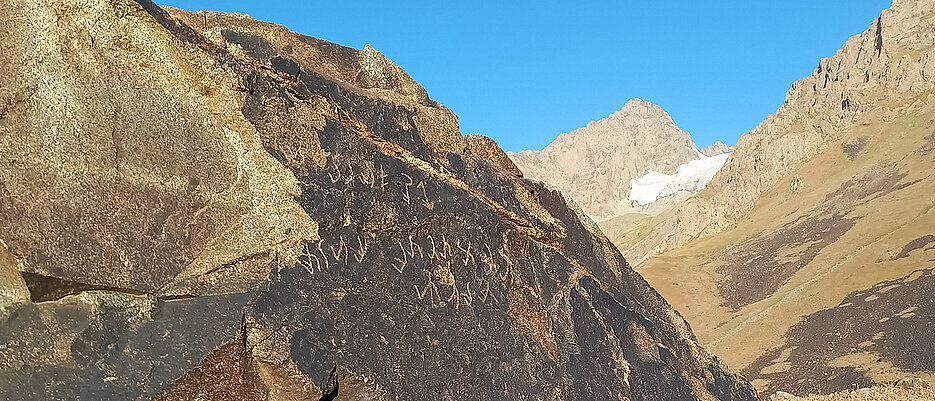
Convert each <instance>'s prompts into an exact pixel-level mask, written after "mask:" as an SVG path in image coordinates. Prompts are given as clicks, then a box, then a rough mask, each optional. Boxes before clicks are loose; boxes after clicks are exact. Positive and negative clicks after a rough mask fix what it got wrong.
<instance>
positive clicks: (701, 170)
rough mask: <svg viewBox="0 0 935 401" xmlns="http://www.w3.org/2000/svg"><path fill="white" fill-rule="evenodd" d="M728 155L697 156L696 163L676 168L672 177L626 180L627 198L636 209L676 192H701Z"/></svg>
mask: <svg viewBox="0 0 935 401" xmlns="http://www.w3.org/2000/svg"><path fill="white" fill-rule="evenodd" d="M730 155H731V153H722V154H719V155H716V156H711V157H708V156H705V155H704V154H702V153H701V152H698V160H692V161H690V162H688V163H685V164H683V165H681V166H679V167H678V170H676V172H675V174H663V173H660V172H658V171H649V172H647V173H646V174H645V175H643V176H642V177H640V178H636V179H631V180H630V195H629V196H628V197H627V198H628V199H629V200H631V201H635V202H636V203H638V204H640V206H646V205H648V204H650V203H653V202H655V201H656V200H657V199H659V198H664V197H666V196H670V195H672V194H675V193H676V192H678V191H688V192H692V193H694V192H698V191H701V190H702V189H704V187H705V186H706V185H708V182H710V181H711V179H712V178H714V175H715V174H717V172H718V171H719V170H720V169H721V167H723V166H724V163H725V162H727V159H728V158H729V157H730Z"/></svg>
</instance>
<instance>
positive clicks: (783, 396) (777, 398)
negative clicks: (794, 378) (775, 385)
mask: <svg viewBox="0 0 935 401" xmlns="http://www.w3.org/2000/svg"><path fill="white" fill-rule="evenodd" d="M795 400H801V398H799V397H796V396H794V395H792V394H789V393H787V392H785V391H777V392H776V393H775V394H773V395H772V396H770V397H769V401H795Z"/></svg>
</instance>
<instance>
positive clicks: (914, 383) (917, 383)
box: [896, 377, 931, 390]
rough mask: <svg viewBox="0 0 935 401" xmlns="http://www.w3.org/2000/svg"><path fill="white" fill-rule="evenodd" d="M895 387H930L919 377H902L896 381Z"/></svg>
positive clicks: (908, 388) (909, 388)
mask: <svg viewBox="0 0 935 401" xmlns="http://www.w3.org/2000/svg"><path fill="white" fill-rule="evenodd" d="M896 387H899V388H903V389H907V390H911V389H914V388H931V384H930V383H929V382H928V381H926V380H925V379H922V378H919V377H904V378H902V379H899V380H898V381H897V382H896Z"/></svg>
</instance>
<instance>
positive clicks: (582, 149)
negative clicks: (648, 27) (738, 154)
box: [509, 99, 698, 221]
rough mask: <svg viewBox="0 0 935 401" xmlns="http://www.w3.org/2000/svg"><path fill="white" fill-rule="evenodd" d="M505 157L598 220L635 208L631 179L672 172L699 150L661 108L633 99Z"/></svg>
mask: <svg viewBox="0 0 935 401" xmlns="http://www.w3.org/2000/svg"><path fill="white" fill-rule="evenodd" d="M509 156H510V158H512V159H513V162H514V163H516V165H517V167H519V169H520V170H522V171H523V173H524V174H525V175H526V177H527V178H531V179H534V180H539V181H542V182H546V183H548V184H550V185H552V186H554V187H555V188H558V189H560V190H561V191H562V192H564V193H566V194H568V195H569V196H571V197H572V198H573V199H574V200H575V201H576V202H577V203H578V204H579V205H580V206H581V208H582V209H584V211H585V213H587V214H588V215H589V216H590V217H591V218H593V219H594V220H598V221H600V220H606V219H609V218H612V217H615V216H619V215H621V214H624V213H628V212H632V211H634V210H635V209H634V207H633V206H632V204H631V202H630V200H629V199H628V195H629V194H630V180H631V179H635V178H639V177H642V176H643V175H645V174H646V173H647V172H649V171H656V172H659V173H663V174H673V173H675V172H676V170H677V169H678V167H679V166H681V165H683V164H685V163H688V162H689V161H692V160H697V159H698V150H697V148H696V147H695V144H694V142H692V140H691V137H690V136H689V135H688V133H687V132H685V131H683V130H682V129H680V128H679V127H678V126H676V125H675V122H673V121H672V118H671V117H669V115H668V114H667V113H666V112H665V111H664V110H663V109H662V107H659V106H657V105H655V104H653V103H650V102H647V101H644V100H640V99H633V100H630V101H629V102H627V104H626V105H624V106H623V108H622V109H620V110H619V111H616V112H614V113H613V114H611V115H610V116H608V117H607V118H605V119H603V120H600V121H592V122H590V123H588V125H587V126H585V127H583V128H579V129H576V130H574V131H572V132H569V133H567V134H561V135H559V136H558V138H556V139H555V141H554V142H552V143H551V144H549V145H548V146H546V147H545V149H543V150H541V151H533V150H524V151H522V152H519V153H512V152H511V153H509Z"/></svg>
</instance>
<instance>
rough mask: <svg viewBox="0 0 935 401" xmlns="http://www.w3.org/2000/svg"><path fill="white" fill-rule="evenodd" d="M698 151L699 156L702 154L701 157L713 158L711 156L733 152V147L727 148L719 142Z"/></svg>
mask: <svg viewBox="0 0 935 401" xmlns="http://www.w3.org/2000/svg"><path fill="white" fill-rule="evenodd" d="M698 151H699V152H701V154H703V155H705V156H708V157H713V156H717V155H721V154H724V153H730V152H733V151H734V147H733V146H728V145H726V144H724V142H721V141H715V142H714V143H712V144H710V145H708V146H705V147H703V148H701V149H699V150H698Z"/></svg>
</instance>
